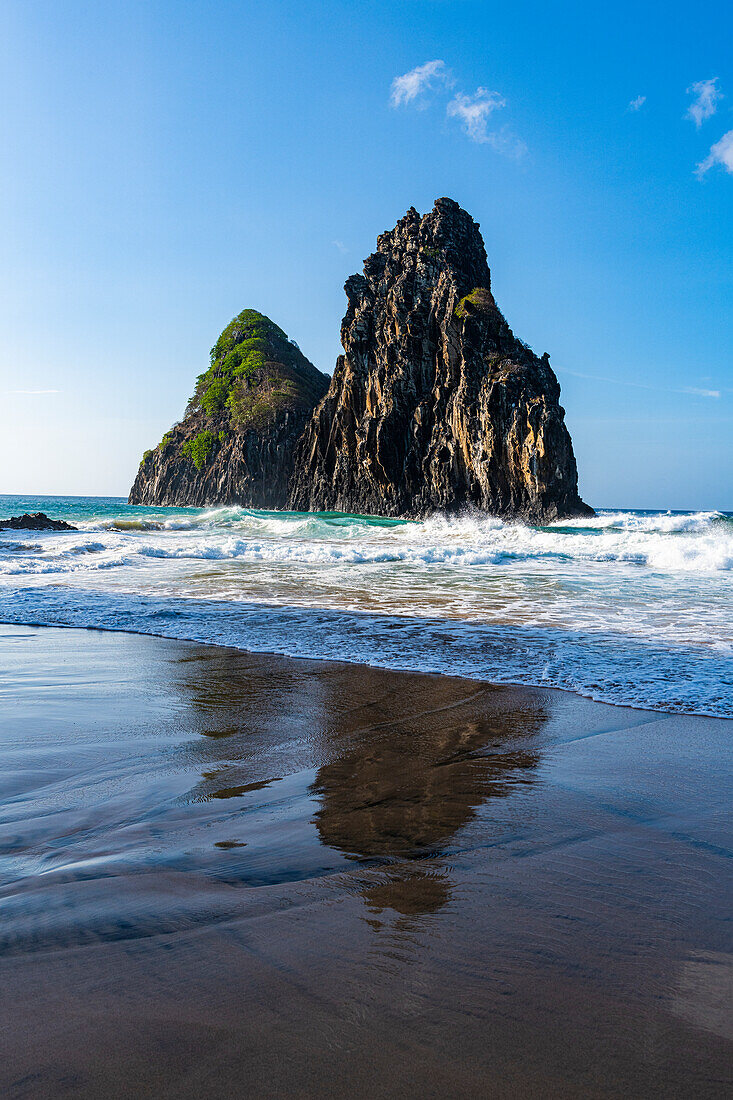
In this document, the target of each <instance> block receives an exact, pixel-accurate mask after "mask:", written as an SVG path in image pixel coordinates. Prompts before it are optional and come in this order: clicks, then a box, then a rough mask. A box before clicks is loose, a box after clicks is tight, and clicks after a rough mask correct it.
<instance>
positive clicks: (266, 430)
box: [129, 309, 328, 508]
mask: <svg viewBox="0 0 733 1100" xmlns="http://www.w3.org/2000/svg"><path fill="white" fill-rule="evenodd" d="M327 386H328V377H327V376H326V375H325V374H321V372H320V371H319V370H317V369H316V367H314V366H313V364H312V363H311V362H309V360H308V359H306V357H305V356H304V355H303V354H302V352H301V351H300V349H299V348H298V347H297V345H296V344H295V343H293V341H292V340H289V339H288V337H287V336H286V334H285V333H284V332H283V331H282V329H280V328H279V327H278V326H277V325H276V324H274V322H272V321H271V320H270V319H269V318H268V317H265V316H264V315H263V314H261V313H258V312H257V311H256V310H253V309H246V310H243V311H242V313H240V314H239V315H238V316H237V317H235V318H234V320H233V321H232V322H231V324H229V325H228V326H227V327H226V328H225V329H224V331H223V332H222V334H221V336H220V337H219V339H218V340H217V342H216V344H215V345H214V347H213V348H212V349H211V366H210V367H209V369H208V370H207V371H205V372H204V373H203V374H201V375H200V376H199V378H198V379H197V382H196V387H195V390H194V394H193V396H192V398H191V400H190V401H189V403H188V408H187V409H186V415H185V417H184V419H183V420H182V421H181V422H180V423H179V424H176V425H174V427H173V428H171V430H170V431H169V432H166V434H165V435H164V437H163V439H162V441H161V442H160V443H159V444H158V446H157V447H155V448H154V449H153V450H151V451H147V452H146V453H145V455H144V456H143V460H142V462H141V463H140V468H139V470H138V473H137V477H136V478H135V483H134V484H133V486H132V489H131V490H130V496H129V503H130V504H153V505H194V506H196V505H199V506H203V505H209V504H239V505H243V506H245V507H250V508H284V507H285V506H286V503H287V491H288V482H289V480H290V477H291V474H292V472H293V461H294V454H295V447H296V444H297V442H298V440H299V439H300V436H301V434H302V432H303V428H304V426H305V424H306V422H307V421H308V419H309V417H310V414H311V412H312V410H313V408H314V406H315V405H316V403H317V402H318V400H319V399H320V398H321V397H322V396H323V394H324V393H325V391H326V387H327Z"/></svg>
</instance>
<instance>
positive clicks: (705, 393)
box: [681, 386, 720, 397]
mask: <svg viewBox="0 0 733 1100" xmlns="http://www.w3.org/2000/svg"><path fill="white" fill-rule="evenodd" d="M681 392H682V393H693V394H694V395H695V396H696V397H720V390H699V389H698V388H697V386H685V388H684V389H683V390H682V391H681Z"/></svg>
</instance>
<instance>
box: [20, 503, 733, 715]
mask: <svg viewBox="0 0 733 1100" xmlns="http://www.w3.org/2000/svg"><path fill="white" fill-rule="evenodd" d="M22 511H44V512H47V513H48V514H49V515H51V516H53V517H55V518H61V519H66V520H67V521H68V522H70V523H73V524H75V525H76V526H78V527H79V528H80V530H79V531H78V532H73V533H56V532H17V531H5V532H0V619H2V620H3V621H5V622H13V623H52V624H60V625H69V626H95V627H105V628H109V629H123V630H134V631H141V632H144V633H156V634H163V635H167V636H170V637H179V638H191V639H194V640H199V641H208V642H216V643H221V644H229V645H234V646H240V647H243V648H246V649H252V650H260V651H267V652H278V653H288V654H294V655H298V656H304V657H317V658H338V659H343V660H351V661H366V662H368V663H371V664H378V665H384V666H388V667H395V668H413V669H421V670H425V671H437V672H444V673H455V674H461V675H467V676H474V677H480V678H489V679H492V680H497V681H505V682H507V681H510V682H522V683H534V684H542V685H549V686H556V687H562V688H569V689H572V690H575V691H578V692H580V693H582V694H586V695H589V696H591V697H593V698H599V699H604V700H606V701H609V702H616V703H629V704H634V705H637V706H648V707H658V708H662V709H666V710H680V711H691V712H697V713H707V714H716V715H731V714H733V517H732V516H731V515H730V514H726V513H721V512H696V513H692V512H674V513H672V512H652V511H645V512H642V511H612V510H606V511H602V512H600V513H599V514H598V516H597V517H596V518H594V519H592V520H587V519H584V520H574V521H570V522H565V523H563V524H555V525H551V526H549V527H544V528H540V527H527V526H524V525H519V524H508V523H503V522H502V521H501V520H498V519H495V518H493V517H490V516H485V515H482V514H478V513H466V514H464V515H461V516H451V517H448V516H433V517H430V518H428V519H426V520H424V521H403V520H388V519H381V518H379V517H365V516H347V515H342V514H334V513H319V514H303V513H288V512H262V511H253V510H249V509H243V508H236V507H227V508H212V509H201V508H150V507H147V506H144V507H133V506H130V505H127V504H126V503H125V502H124V501H123V500H121V499H116V498H88V497H87V498H85V497H78V498H75V497H20V496H18V497H0V518H3V517H6V516H10V515H16V514H18V513H19V512H22Z"/></svg>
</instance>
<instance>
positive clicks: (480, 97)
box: [446, 88, 527, 160]
mask: <svg viewBox="0 0 733 1100" xmlns="http://www.w3.org/2000/svg"><path fill="white" fill-rule="evenodd" d="M502 107H506V99H505V98H504V96H503V95H501V94H500V93H499V92H490V91H489V89H488V88H477V89H476V91H475V92H474V94H473V95H465V94H464V93H463V92H457V93H456V94H455V95H454V97H453V99H452V100H451V101H450V103H449V104H448V107H447V109H446V112H447V114H448V117H449V118H457V119H458V121H459V122H460V124H461V127H462V129H463V132H464V133H465V134H466V135H467V137H469V138H470V139H471V141H475V142H477V144H479V145H490V146H491V148H492V149H494V150H495V151H496V152H497V153H501V154H502V155H503V156H505V157H513V158H514V159H515V160H518V159H519V158H520V157H522V156H524V154H525V153H526V152H527V146H526V145H525V143H524V142H523V141H522V140H521V138H518V137H516V135H515V134H513V133H512V132H511V131H510V130H509V128H508V127H506V126H502V127H501V129H500V130H490V129H489V119H490V118H491V116H492V115H493V114H494V112H495V111H499V110H501V108H502Z"/></svg>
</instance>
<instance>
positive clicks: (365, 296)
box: [289, 199, 592, 523]
mask: <svg viewBox="0 0 733 1100" xmlns="http://www.w3.org/2000/svg"><path fill="white" fill-rule="evenodd" d="M345 290H346V295H347V298H348V308H347V310H346V315H345V317H344V320H343V323H342V326H341V342H342V344H343V347H344V353H345V354H344V355H342V356H340V357H339V359H338V360H337V363H336V369H335V371H334V375H333V378H332V380H331V384H330V386H329V388H328V392H327V394H326V395H325V397H324V398H323V400H322V401H321V402H320V404H319V405H318V407H317V408H316V409H315V411H314V413H313V416H312V418H311V419H310V422H309V423H308V425H307V427H306V429H305V432H304V434H303V438H302V439H301V441H300V444H299V446H298V453H297V457H296V464H295V473H294V475H293V479H292V482H291V490H290V497H289V504H290V507H291V508H294V509H300V510H303V511H309V510H310V511H327V510H334V511H344V512H360V513H379V514H381V515H388V516H423V515H425V514H426V513H429V512H432V511H436V510H445V511H456V510H458V509H461V508H465V507H469V506H474V507H477V508H480V509H482V510H483V511H486V512H490V513H492V514H494V515H498V516H503V517H507V518H521V519H525V520H527V521H529V522H532V523H546V522H549V521H551V520H554V519H558V518H562V517H566V516H576V515H588V514H592V509H590V508H589V507H588V506H587V505H586V504H584V503H583V501H582V500H581V499H580V497H579V496H578V475H577V469H576V465H575V457H574V455H573V447H572V443H571V441H570V435H569V433H568V430H567V428H566V427H565V423H564V410H563V409H562V407H561V406H560V404H559V399H560V387H559V385H558V382H557V379H556V377H555V374H554V372H553V371H552V369H551V367H550V363H549V358H548V356H547V355H546V354H545V355H544V356H543V357H542V358H538V357H537V356H536V355H534V353H533V352H532V351H531V350H530V349H529V348H528V347H527V346H526V344H524V343H522V341H521V340H518V339H517V338H516V337H515V336H514V334H513V332H512V330H511V329H510V328H509V325H508V324H507V322H506V321H505V319H504V317H503V316H502V314H501V312H500V311H499V309H498V308H497V305H496V302H495V301H494V297H493V295H492V293H491V277H490V274H489V268H488V264H487V261H486V252H485V250H484V244H483V240H482V238H481V234H480V232H479V227H478V225H477V224H476V223H475V222H474V221H473V219H472V218H471V217H470V216H469V215H468V214H467V213H466V212H465V210H462V209H461V208H460V207H459V206H458V205H457V203H455V202H453V201H452V200H451V199H438V200H437V202H436V203H435V206H434V209H433V210H432V211H431V212H430V213H429V214H426V215H425V216H424V217H421V216H420V215H419V214H418V212H417V211H416V210H414V209H410V210H409V211H408V212H407V214H406V215H405V217H404V218H402V219H401V220H400V221H399V222H398V223H397V226H396V227H395V228H394V229H393V230H392V231H391V232H388V233H383V234H382V235H381V236H380V237H379V238H378V240H377V251H376V252H375V253H374V254H373V255H371V256H369V258H368V259H367V260H366V262H365V264H364V274H363V275H352V276H351V278H350V279H348V280H347V282H346V286H345Z"/></svg>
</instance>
